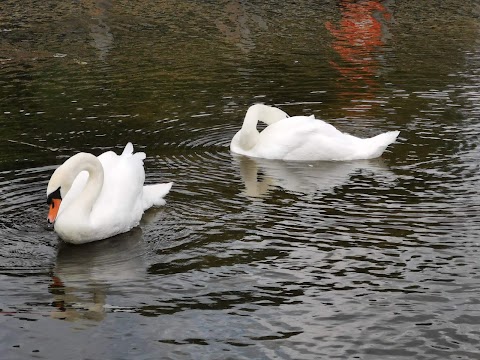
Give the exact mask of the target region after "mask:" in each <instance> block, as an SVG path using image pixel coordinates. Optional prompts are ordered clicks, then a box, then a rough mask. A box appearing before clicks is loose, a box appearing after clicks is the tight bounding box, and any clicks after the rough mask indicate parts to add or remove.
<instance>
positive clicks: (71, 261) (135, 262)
mask: <svg viewBox="0 0 480 360" xmlns="http://www.w3.org/2000/svg"><path fill="white" fill-rule="evenodd" d="M144 254H145V250H144V241H143V236H142V231H141V229H140V228H139V227H137V228H134V229H133V230H131V231H129V232H127V233H124V234H120V235H117V236H114V237H112V238H109V239H106V240H101V241H94V242H91V243H88V244H84V245H70V244H67V243H64V242H60V243H59V248H58V252H57V260H56V266H55V268H54V271H53V276H52V280H53V283H52V284H51V285H50V286H49V291H50V292H51V293H52V294H53V297H54V302H53V304H54V306H55V307H56V308H57V310H56V311H54V312H52V314H51V315H52V317H53V318H57V319H62V320H69V321H76V320H94V321H101V320H103V319H104V317H105V311H106V309H107V308H110V307H111V305H109V304H108V303H107V294H108V290H109V288H111V287H114V286H119V285H125V284H127V282H132V281H138V280H140V279H143V278H144V277H145V274H146V265H145V260H144Z"/></svg>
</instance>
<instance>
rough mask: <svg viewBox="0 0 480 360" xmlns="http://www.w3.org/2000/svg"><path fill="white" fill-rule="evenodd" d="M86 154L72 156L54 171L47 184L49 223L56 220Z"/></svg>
mask: <svg viewBox="0 0 480 360" xmlns="http://www.w3.org/2000/svg"><path fill="white" fill-rule="evenodd" d="M84 155H85V154H84V153H79V154H77V155H74V156H72V157H71V158H69V159H68V160H67V161H65V162H64V163H63V164H62V165H60V166H59V167H58V168H57V169H56V170H55V171H54V172H53V174H52V177H51V178H50V181H49V182H48V185H47V204H48V206H49V207H50V210H49V212H48V217H47V219H48V223H49V224H53V223H54V222H55V219H56V218H57V214H58V210H59V209H60V204H61V203H62V199H64V198H65V195H67V193H68V191H69V190H70V188H71V187H72V184H73V181H74V180H75V177H76V176H77V174H78V170H77V168H78V166H79V164H80V163H81V162H82V161H83V157H84ZM86 155H90V154H86ZM90 156H92V155H90Z"/></svg>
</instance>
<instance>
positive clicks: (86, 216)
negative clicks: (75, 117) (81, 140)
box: [47, 143, 172, 244]
mask: <svg viewBox="0 0 480 360" xmlns="http://www.w3.org/2000/svg"><path fill="white" fill-rule="evenodd" d="M143 159H145V153H143V152H139V153H135V154H134V153H133V146H132V144H131V143H128V144H127V146H125V149H124V150H123V153H122V154H121V155H117V154H115V153H114V152H113V151H108V152H105V153H103V154H101V155H100V156H98V157H95V156H94V155H92V154H88V153H79V154H76V155H74V156H72V157H71V158H69V159H68V160H66V161H65V162H64V163H63V164H62V165H61V166H60V167H58V168H57V169H56V170H55V172H54V173H53V175H52V177H51V178H50V181H49V183H48V187H47V197H48V198H49V203H52V199H51V198H52V196H53V194H55V192H56V193H57V194H59V196H57V197H58V198H59V201H58V199H57V200H56V201H58V202H57V203H56V204H58V205H59V209H58V213H57V214H56V218H55V216H53V217H52V219H50V215H49V221H52V222H53V221H55V222H54V228H55V231H56V232H57V234H58V235H59V236H60V237H61V238H62V239H63V240H64V241H66V242H69V243H73V244H81V243H86V242H90V241H95V240H101V239H106V238H108V237H111V236H114V235H117V234H120V233H123V232H126V231H129V230H130V229H132V228H133V227H135V226H137V225H138V224H139V222H140V219H141V218H142V215H143V212H144V211H145V210H146V209H148V208H150V207H152V206H154V205H163V204H164V203H165V200H164V199H163V197H164V196H165V195H166V194H167V193H168V192H169V191H170V188H171V187H172V183H165V184H157V185H144V181H145V170H144V168H143ZM57 190H59V191H57ZM55 196H56V195H55ZM54 199H55V197H54ZM54 206H55V205H54V204H53V203H52V209H53V208H54ZM51 212H52V210H51Z"/></svg>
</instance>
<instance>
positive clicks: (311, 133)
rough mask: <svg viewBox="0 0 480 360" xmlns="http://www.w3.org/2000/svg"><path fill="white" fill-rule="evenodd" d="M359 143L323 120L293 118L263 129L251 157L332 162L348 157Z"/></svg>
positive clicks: (302, 117) (357, 139)
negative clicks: (325, 160) (327, 160)
mask: <svg viewBox="0 0 480 360" xmlns="http://www.w3.org/2000/svg"><path fill="white" fill-rule="evenodd" d="M360 140H361V139H359V138H356V137H354V136H351V135H348V134H344V133H342V132H341V131H339V130H337V129H336V128H335V127H334V126H332V125H330V124H328V123H326V122H324V121H322V120H318V119H315V118H313V117H306V116H294V117H291V118H287V119H284V120H281V121H278V122H276V123H274V124H272V125H270V126H268V127H267V128H266V129H265V130H263V131H262V132H261V133H260V138H259V140H258V142H257V145H256V146H255V149H254V151H255V153H256V154H255V155H254V156H257V157H261V158H267V159H282V160H304V159H305V160H315V159H332V160H334V159H337V158H342V157H344V156H345V155H346V154H349V153H350V152H351V151H352V149H353V148H354V147H355V146H356V145H357V144H358V142H359V141H360Z"/></svg>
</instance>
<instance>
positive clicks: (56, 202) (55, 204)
mask: <svg viewBox="0 0 480 360" xmlns="http://www.w3.org/2000/svg"><path fill="white" fill-rule="evenodd" d="M61 202H62V199H52V202H51V203H50V211H49V212H48V217H47V219H48V222H49V223H50V224H53V223H54V222H55V219H56V218H57V214H58V209H60V203H61Z"/></svg>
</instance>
